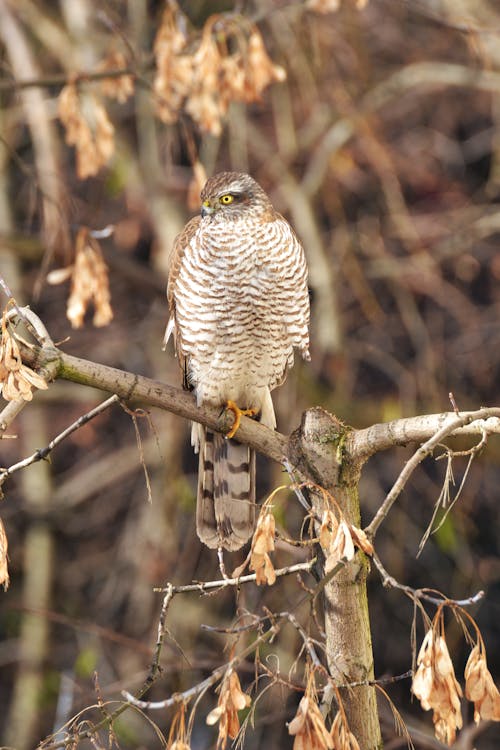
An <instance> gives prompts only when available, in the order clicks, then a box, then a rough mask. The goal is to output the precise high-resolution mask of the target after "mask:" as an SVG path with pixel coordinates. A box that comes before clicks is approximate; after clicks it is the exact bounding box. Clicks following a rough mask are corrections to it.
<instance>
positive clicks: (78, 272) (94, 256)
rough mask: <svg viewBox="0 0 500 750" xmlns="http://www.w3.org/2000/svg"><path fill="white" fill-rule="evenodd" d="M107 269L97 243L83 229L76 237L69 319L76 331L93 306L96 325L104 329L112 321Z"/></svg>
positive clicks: (85, 229)
mask: <svg viewBox="0 0 500 750" xmlns="http://www.w3.org/2000/svg"><path fill="white" fill-rule="evenodd" d="M110 299H111V296H110V292H109V278H108V267H107V265H106V263H105V261H104V258H103V257H102V252H101V248H100V246H99V243H98V242H97V240H95V239H94V238H93V237H91V236H90V233H89V230H88V229H87V228H86V227H82V228H81V229H80V230H79V232H78V234H77V237H76V248H75V263H74V266H73V275H72V279H71V293H70V296H69V298H68V304H67V309H66V315H67V317H68V320H69V321H70V323H71V325H72V326H73V328H81V326H82V325H83V320H84V317H85V313H86V311H87V308H88V306H89V305H90V303H93V305H94V317H93V323H94V325H95V326H96V327H101V326H105V325H107V324H108V323H110V322H111V320H112V319H113V310H112V308H111V304H110Z"/></svg>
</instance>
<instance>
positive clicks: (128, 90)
mask: <svg viewBox="0 0 500 750" xmlns="http://www.w3.org/2000/svg"><path fill="white" fill-rule="evenodd" d="M126 67H127V61H126V59H125V55H124V54H123V53H122V52H118V51H117V50H115V51H113V52H110V53H109V55H107V57H105V58H104V60H103V61H102V62H101V63H100V64H99V66H98V70H100V71H101V72H103V73H106V72H107V71H109V72H114V71H118V70H123V69H124V68H126ZM101 92H102V93H103V95H104V96H109V97H110V98H111V99H116V100H117V101H118V102H120V104H123V103H124V102H126V101H127V99H128V98H129V97H130V96H132V94H133V93H134V78H133V76H131V75H122V76H112V77H110V78H104V79H103V80H102V81H101Z"/></svg>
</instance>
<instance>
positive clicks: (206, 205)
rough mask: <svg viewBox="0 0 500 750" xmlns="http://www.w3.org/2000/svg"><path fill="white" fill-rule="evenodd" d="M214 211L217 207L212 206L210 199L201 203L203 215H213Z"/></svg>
mask: <svg viewBox="0 0 500 750" xmlns="http://www.w3.org/2000/svg"><path fill="white" fill-rule="evenodd" d="M214 211H215V208H214V207H213V206H212V204H211V203H210V201H203V203H202V204H201V215H202V216H211V215H212V214H213V212H214Z"/></svg>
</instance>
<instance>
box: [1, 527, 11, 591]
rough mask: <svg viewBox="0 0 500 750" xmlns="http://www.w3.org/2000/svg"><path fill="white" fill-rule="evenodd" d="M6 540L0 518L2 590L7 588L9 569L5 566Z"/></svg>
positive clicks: (6, 558)
mask: <svg viewBox="0 0 500 750" xmlns="http://www.w3.org/2000/svg"><path fill="white" fill-rule="evenodd" d="M8 548H9V545H8V541H7V534H6V533H5V528H4V525H3V522H2V519H1V518H0V585H1V586H3V590H4V591H7V589H8V588H9V570H8V566H7V560H8V555H7V552H8Z"/></svg>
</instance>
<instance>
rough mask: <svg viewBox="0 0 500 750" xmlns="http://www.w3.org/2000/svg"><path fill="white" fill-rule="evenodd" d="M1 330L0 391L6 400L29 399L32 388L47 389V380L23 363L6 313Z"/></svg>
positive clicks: (31, 395)
mask: <svg viewBox="0 0 500 750" xmlns="http://www.w3.org/2000/svg"><path fill="white" fill-rule="evenodd" d="M1 330H2V337H1V340H0V393H1V394H2V396H3V398H4V399H5V400H6V401H18V400H20V399H23V400H24V401H31V400H32V398H33V391H32V389H33V388H38V389H40V390H47V388H48V385H47V382H46V381H45V379H44V378H43V377H42V376H41V375H39V374H38V373H36V372H35V371H34V370H32V369H31V367H28V366H27V365H25V364H23V361H22V359H21V353H20V351H19V346H18V345H17V342H16V340H15V338H14V337H13V336H12V334H11V332H10V330H9V327H8V325H7V316H6V313H4V315H3V316H2V324H1Z"/></svg>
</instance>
